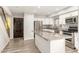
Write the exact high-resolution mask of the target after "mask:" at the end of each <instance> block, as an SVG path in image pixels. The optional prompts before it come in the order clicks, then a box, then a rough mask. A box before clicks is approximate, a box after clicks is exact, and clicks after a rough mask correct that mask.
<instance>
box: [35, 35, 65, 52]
mask: <svg viewBox="0 0 79 59" xmlns="http://www.w3.org/2000/svg"><path fill="white" fill-rule="evenodd" d="M51 39H52V40H46V39H44V38H42V37H41V36H39V35H37V34H36V35H35V44H36V46H37V48H38V49H39V50H40V52H42V53H64V52H65V39H56V40H55V39H53V38H51Z"/></svg>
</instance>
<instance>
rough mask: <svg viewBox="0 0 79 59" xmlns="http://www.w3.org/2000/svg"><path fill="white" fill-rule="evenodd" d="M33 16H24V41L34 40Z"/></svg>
mask: <svg viewBox="0 0 79 59" xmlns="http://www.w3.org/2000/svg"><path fill="white" fill-rule="evenodd" d="M33 21H34V15H33V14H26V13H25V14H24V40H29V39H34V35H33V34H34V33H33V31H34V26H33V25H34V24H33Z"/></svg>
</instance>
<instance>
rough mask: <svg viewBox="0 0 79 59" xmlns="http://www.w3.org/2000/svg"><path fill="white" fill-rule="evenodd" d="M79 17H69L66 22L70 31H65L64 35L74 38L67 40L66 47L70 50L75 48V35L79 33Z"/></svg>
mask: <svg viewBox="0 0 79 59" xmlns="http://www.w3.org/2000/svg"><path fill="white" fill-rule="evenodd" d="M77 21H78V17H77V16H75V17H69V18H66V20H65V22H66V24H67V25H68V26H69V28H68V30H64V31H63V34H65V35H70V36H72V38H68V39H66V46H68V47H70V48H75V39H74V33H75V32H78V23H77Z"/></svg>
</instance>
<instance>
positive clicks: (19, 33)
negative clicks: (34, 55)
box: [14, 18, 24, 38]
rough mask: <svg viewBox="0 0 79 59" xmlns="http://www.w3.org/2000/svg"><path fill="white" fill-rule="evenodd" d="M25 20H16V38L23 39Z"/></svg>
mask: <svg viewBox="0 0 79 59" xmlns="http://www.w3.org/2000/svg"><path fill="white" fill-rule="evenodd" d="M23 23H24V22H23V18H14V38H20V37H23Z"/></svg>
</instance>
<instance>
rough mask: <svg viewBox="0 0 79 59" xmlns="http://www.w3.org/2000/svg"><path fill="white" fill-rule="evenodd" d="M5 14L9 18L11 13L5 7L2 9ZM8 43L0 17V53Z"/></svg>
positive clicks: (8, 39)
mask: <svg viewBox="0 0 79 59" xmlns="http://www.w3.org/2000/svg"><path fill="white" fill-rule="evenodd" d="M2 8H3V9H4V11H5V12H6V14H7V15H8V16H10V17H11V12H10V10H9V9H8V8H7V7H2ZM9 41H10V38H9V36H8V34H7V31H6V28H5V25H4V23H3V21H2V18H1V16H0V52H1V51H2V50H3V49H4V48H5V47H6V45H7V44H8V42H9Z"/></svg>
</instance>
